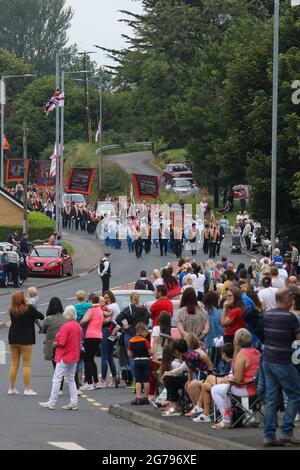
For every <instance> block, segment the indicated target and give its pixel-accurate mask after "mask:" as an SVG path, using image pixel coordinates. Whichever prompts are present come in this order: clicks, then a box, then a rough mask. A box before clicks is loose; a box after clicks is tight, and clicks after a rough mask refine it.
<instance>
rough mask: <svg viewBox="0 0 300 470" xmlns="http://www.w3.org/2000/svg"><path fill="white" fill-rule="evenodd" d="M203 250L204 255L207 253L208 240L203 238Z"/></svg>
mask: <svg viewBox="0 0 300 470" xmlns="http://www.w3.org/2000/svg"><path fill="white" fill-rule="evenodd" d="M203 251H204V254H205V255H207V254H208V240H204V242H203Z"/></svg>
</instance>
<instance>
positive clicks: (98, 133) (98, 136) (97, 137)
mask: <svg viewBox="0 0 300 470" xmlns="http://www.w3.org/2000/svg"><path fill="white" fill-rule="evenodd" d="M100 137H101V121H100V122H99V125H98V128H97V131H96V135H95V142H96V143H97V142H99V140H100Z"/></svg>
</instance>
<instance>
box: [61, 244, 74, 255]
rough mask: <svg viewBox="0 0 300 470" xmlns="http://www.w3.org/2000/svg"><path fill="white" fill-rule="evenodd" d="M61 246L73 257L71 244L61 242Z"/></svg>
mask: <svg viewBox="0 0 300 470" xmlns="http://www.w3.org/2000/svg"><path fill="white" fill-rule="evenodd" d="M62 246H63V247H64V248H65V249H66V250H67V252H68V254H69V255H70V256H74V253H75V250H74V246H73V245H72V244H71V243H69V242H66V241H65V240H62Z"/></svg>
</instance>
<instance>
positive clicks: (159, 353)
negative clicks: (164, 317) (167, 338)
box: [151, 326, 163, 359]
mask: <svg viewBox="0 0 300 470" xmlns="http://www.w3.org/2000/svg"><path fill="white" fill-rule="evenodd" d="M155 337H156V338H158V341H157V348H156V352H155V356H154V359H161V358H162V354H163V347H162V340H163V338H162V337H161V336H160V327H159V326H155V327H154V328H153V331H152V335H151V349H152V350H153V343H154V342H153V340H152V338H155Z"/></svg>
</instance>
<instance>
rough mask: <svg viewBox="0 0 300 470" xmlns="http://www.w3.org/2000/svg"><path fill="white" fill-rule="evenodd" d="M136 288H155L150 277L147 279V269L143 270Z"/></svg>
mask: <svg viewBox="0 0 300 470" xmlns="http://www.w3.org/2000/svg"><path fill="white" fill-rule="evenodd" d="M134 289H135V290H152V291H154V290H155V288H154V286H153V284H152V282H151V281H149V279H147V273H146V271H141V275H140V279H139V280H138V281H136V283H135V287H134Z"/></svg>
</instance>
